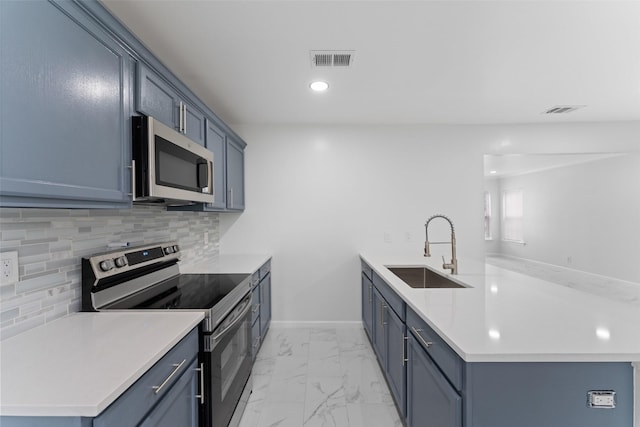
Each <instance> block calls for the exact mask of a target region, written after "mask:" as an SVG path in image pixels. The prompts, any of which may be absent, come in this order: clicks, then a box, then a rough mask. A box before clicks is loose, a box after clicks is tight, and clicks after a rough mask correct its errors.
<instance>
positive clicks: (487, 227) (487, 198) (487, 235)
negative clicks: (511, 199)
mask: <svg viewBox="0 0 640 427" xmlns="http://www.w3.org/2000/svg"><path fill="white" fill-rule="evenodd" d="M484 240H491V193H489V192H488V191H485V192H484Z"/></svg>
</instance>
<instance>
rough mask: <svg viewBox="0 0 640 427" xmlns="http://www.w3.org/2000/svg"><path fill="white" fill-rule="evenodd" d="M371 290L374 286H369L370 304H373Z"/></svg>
mask: <svg viewBox="0 0 640 427" xmlns="http://www.w3.org/2000/svg"><path fill="white" fill-rule="evenodd" d="M371 288H373V285H369V304H371V299H372V295H371V294H372V293H373V292H372V289H371Z"/></svg>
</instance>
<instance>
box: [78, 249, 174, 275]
mask: <svg viewBox="0 0 640 427" xmlns="http://www.w3.org/2000/svg"><path fill="white" fill-rule="evenodd" d="M179 259H180V247H179V246H178V244H177V243H175V242H168V243H160V244H157V243H156V244H154V245H147V246H139V247H136V248H126V249H122V250H117V251H112V252H107V253H104V254H99V255H94V256H92V257H90V258H85V259H84V260H83V261H84V262H87V263H89V264H90V265H91V269H92V270H93V273H94V275H95V279H98V280H99V279H105V278H108V277H111V276H115V275H117V274H121V273H126V272H129V271H132V270H135V269H137V268H142V267H145V266H148V265H151V264H154V263H156V262H159V261H162V262H165V261H171V260H176V261H177V260H179ZM96 282H97V280H96ZM96 285H97V283H96Z"/></svg>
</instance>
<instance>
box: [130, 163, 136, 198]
mask: <svg viewBox="0 0 640 427" xmlns="http://www.w3.org/2000/svg"><path fill="white" fill-rule="evenodd" d="M131 200H132V201H134V202H135V201H136V161H135V160H131Z"/></svg>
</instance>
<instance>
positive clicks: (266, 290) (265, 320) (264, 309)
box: [251, 260, 271, 360]
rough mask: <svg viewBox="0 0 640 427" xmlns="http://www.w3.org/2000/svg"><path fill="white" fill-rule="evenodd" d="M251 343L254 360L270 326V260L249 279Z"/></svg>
mask: <svg viewBox="0 0 640 427" xmlns="http://www.w3.org/2000/svg"><path fill="white" fill-rule="evenodd" d="M251 281H252V284H253V285H252V286H253V289H252V291H251V299H252V301H253V302H252V305H253V307H252V309H251V310H252V315H251V325H252V326H251V341H252V343H253V344H252V350H251V351H252V356H253V359H254V360H255V358H256V355H257V354H258V350H260V346H261V345H262V341H263V340H264V337H265V335H266V334H267V331H268V330H269V326H270V325H271V260H269V261H267V262H266V263H264V265H262V267H260V269H259V270H258V271H256V272H255V273H253V277H252V278H251Z"/></svg>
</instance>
